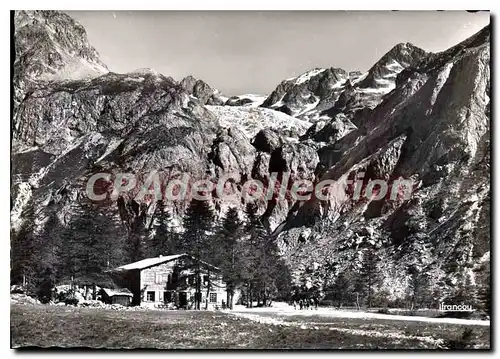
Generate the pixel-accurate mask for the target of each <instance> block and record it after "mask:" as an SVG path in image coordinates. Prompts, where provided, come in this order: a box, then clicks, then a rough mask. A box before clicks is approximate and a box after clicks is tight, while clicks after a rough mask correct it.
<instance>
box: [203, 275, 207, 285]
mask: <svg viewBox="0 0 500 359" xmlns="http://www.w3.org/2000/svg"><path fill="white" fill-rule="evenodd" d="M207 283H208V275H204V276H203V284H207Z"/></svg>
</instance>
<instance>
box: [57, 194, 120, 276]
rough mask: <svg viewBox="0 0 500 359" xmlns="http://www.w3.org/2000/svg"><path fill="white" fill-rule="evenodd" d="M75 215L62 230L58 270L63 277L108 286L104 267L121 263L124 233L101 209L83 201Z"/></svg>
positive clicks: (111, 215)
mask: <svg viewBox="0 0 500 359" xmlns="http://www.w3.org/2000/svg"><path fill="white" fill-rule="evenodd" d="M78 207H79V208H78V215H77V217H76V218H74V219H73V220H72V221H71V222H70V223H69V225H68V227H67V228H65V229H64V230H63V231H62V233H61V244H60V246H59V250H58V254H59V257H60V259H61V260H60V264H59V271H60V273H61V277H62V278H63V279H66V280H70V279H71V280H74V281H76V282H77V283H81V284H94V285H95V284H100V285H109V284H110V280H109V278H108V276H107V275H106V274H105V273H104V272H105V270H107V269H111V268H113V267H114V266H116V265H118V264H121V262H122V257H123V242H122V238H123V237H124V233H123V231H122V230H121V227H120V225H119V224H118V223H117V221H116V220H114V218H113V214H110V215H109V216H108V215H106V214H105V213H104V209H102V208H99V207H98V206H96V205H94V204H92V203H90V202H83V203H81V204H79V206H78Z"/></svg>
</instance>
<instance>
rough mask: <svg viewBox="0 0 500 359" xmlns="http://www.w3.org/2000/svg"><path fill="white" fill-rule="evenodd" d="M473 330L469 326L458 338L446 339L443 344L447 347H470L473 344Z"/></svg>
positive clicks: (456, 348)
mask: <svg viewBox="0 0 500 359" xmlns="http://www.w3.org/2000/svg"><path fill="white" fill-rule="evenodd" d="M473 339H474V332H473V331H472V329H470V328H466V329H465V330H464V331H463V333H462V336H461V337H460V338H458V339H452V340H447V341H446V342H445V345H446V347H447V348H448V349H455V350H459V349H470V348H472V347H473V346H474V343H473Z"/></svg>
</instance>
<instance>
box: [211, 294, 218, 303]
mask: <svg viewBox="0 0 500 359" xmlns="http://www.w3.org/2000/svg"><path fill="white" fill-rule="evenodd" d="M210 303H217V293H210Z"/></svg>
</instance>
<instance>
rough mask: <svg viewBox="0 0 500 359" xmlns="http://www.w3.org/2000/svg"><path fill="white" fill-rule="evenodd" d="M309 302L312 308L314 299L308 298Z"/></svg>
mask: <svg viewBox="0 0 500 359" xmlns="http://www.w3.org/2000/svg"><path fill="white" fill-rule="evenodd" d="M309 304H310V305H311V310H313V307H314V300H313V299H312V298H310V299H309Z"/></svg>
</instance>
